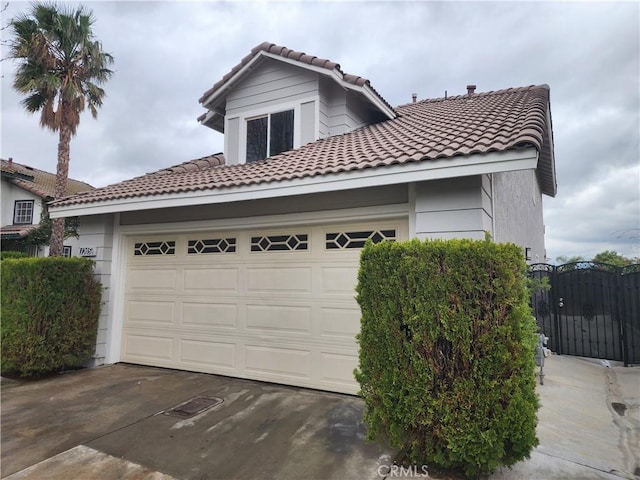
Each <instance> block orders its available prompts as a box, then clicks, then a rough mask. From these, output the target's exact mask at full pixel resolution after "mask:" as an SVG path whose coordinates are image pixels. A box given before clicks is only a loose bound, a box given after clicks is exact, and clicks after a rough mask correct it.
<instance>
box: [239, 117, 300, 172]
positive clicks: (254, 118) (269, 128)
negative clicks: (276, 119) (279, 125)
mask: <svg viewBox="0 0 640 480" xmlns="http://www.w3.org/2000/svg"><path fill="white" fill-rule="evenodd" d="M291 111H293V136H294V137H295V131H296V111H295V109H293V108H288V109H286V110H280V111H277V112H273V113H265V114H264V115H258V116H257V117H252V118H246V119H245V120H244V128H245V129H246V128H247V123H249V122H250V121H252V120H258V119H261V118H266V119H267V139H266V140H267V148H266V153H267V156H266V157H265V158H269V156H270V152H271V116H272V115H275V114H277V113H285V112H291ZM243 144H244V148H245V151H246V148H247V138H246V135H245V138H244V142H243ZM292 148H296V147H295V141H294V145H293V147H292ZM246 161H247V159H246V154H245V163H246ZM257 161H259V160H254V162H257Z"/></svg>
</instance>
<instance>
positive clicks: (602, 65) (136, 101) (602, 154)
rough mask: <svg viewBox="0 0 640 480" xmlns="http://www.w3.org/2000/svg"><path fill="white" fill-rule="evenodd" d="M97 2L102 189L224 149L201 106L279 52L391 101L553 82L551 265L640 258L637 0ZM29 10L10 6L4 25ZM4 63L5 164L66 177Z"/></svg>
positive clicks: (89, 164) (96, 153)
mask: <svg viewBox="0 0 640 480" xmlns="http://www.w3.org/2000/svg"><path fill="white" fill-rule="evenodd" d="M3 4H4V2H3ZM85 4H86V5H87V6H88V7H89V8H90V9H92V10H93V12H94V14H95V17H96V23H95V26H94V32H95V34H96V36H97V37H98V38H99V39H101V40H102V43H103V47H104V50H105V51H107V52H110V53H111V54H112V55H113V56H114V57H115V64H114V67H113V69H114V70H115V74H114V75H113V77H112V79H111V80H110V81H109V83H108V84H107V85H106V86H105V89H106V90H107V98H106V99H105V104H104V107H103V108H102V109H101V111H100V113H99V117H98V120H97V121H96V120H93V119H92V118H91V116H90V115H89V114H88V113H86V114H85V115H84V116H83V117H82V120H81V124H80V127H79V129H78V135H77V136H76V137H75V138H74V139H73V140H72V144H71V168H70V176H71V177H72V178H76V179H80V180H84V181H86V182H88V183H90V184H92V185H94V186H98V187H99V186H104V185H107V184H110V183H115V182H118V181H121V180H124V179H127V178H131V177H134V176H137V175H141V174H144V173H147V172H150V171H154V170H157V169H160V168H163V167H166V166H168V165H173V164H176V163H180V162H183V161H186V160H190V159H192V158H197V157H201V156H204V155H208V154H211V153H216V152H220V151H222V149H223V138H222V135H221V134H218V133H217V132H214V131H213V130H211V129H209V128H206V127H204V126H201V125H200V124H198V122H197V121H196V118H197V117H198V116H199V115H200V114H201V113H203V112H204V110H203V109H202V108H201V106H200V105H199V104H198V98H199V97H200V95H201V94H202V93H203V92H204V91H205V90H207V89H208V88H209V87H211V85H213V83H215V82H216V81H217V80H219V79H220V78H221V77H222V76H223V75H224V74H225V73H227V72H228V71H229V70H230V69H231V67H233V66H234V65H235V64H236V63H238V61H239V60H240V59H241V58H242V57H243V56H245V55H246V54H247V53H249V51H250V50H251V48H252V47H254V46H255V45H258V44H259V43H261V42H263V41H269V42H273V43H276V44H279V45H285V46H287V47H289V48H292V49H294V50H299V51H304V52H306V53H309V54H312V55H316V56H319V57H323V58H328V59H330V60H333V61H335V62H338V63H340V65H341V67H342V69H343V70H344V71H346V72H348V73H353V74H357V75H360V76H363V77H366V78H368V79H369V80H370V81H371V83H372V85H373V86H374V87H375V88H376V89H377V90H378V91H379V92H380V93H381V95H382V96H383V97H384V98H385V99H386V100H387V101H388V102H389V103H390V104H392V105H399V104H402V103H407V102H409V101H410V100H411V93H412V92H417V93H418V97H419V98H420V99H423V98H434V97H441V96H444V92H445V91H447V92H448V94H449V95H458V94H462V93H465V92H466V88H465V87H466V85H467V84H471V83H473V84H476V85H477V86H478V89H477V91H478V92H482V91H489V90H498V89H501V88H507V87H519V86H526V85H532V84H542V83H546V84H549V85H550V87H551V112H552V117H553V130H554V143H555V157H556V166H557V174H558V195H557V197H556V198H548V197H545V200H544V205H545V222H546V232H547V233H546V241H547V252H548V256H549V257H550V258H551V259H555V258H556V257H557V256H559V255H566V256H573V255H582V256H585V257H587V258H590V257H591V256H593V255H594V254H595V253H597V252H599V251H602V250H605V249H612V250H617V251H618V252H620V253H623V254H625V255H627V256H640V95H639V90H640V87H639V85H640V78H639V76H640V62H639V59H640V33H639V25H640V7H639V5H638V3H637V2H622V3H591V2H589V3H580V2H562V3H540V2H536V3H524V2H496V3H493V2H476V3H466V2H372V1H368V2H358V1H354V2H348V3H338V2H301V3H293V2H266V1H262V2H241V3H235V2H234V3H226V2H225V3H223V2H205V1H202V2H146V1H138V2H85ZM72 5H75V3H74V4H72ZM28 8H29V3H24V2H10V3H9V6H8V8H7V9H6V11H5V12H4V13H3V17H2V25H6V24H7V22H8V21H9V19H10V18H12V17H13V16H14V15H15V14H16V13H18V12H21V11H26V10H27V9H28ZM8 34H9V29H3V31H2V37H3V40H6V38H7V36H8ZM5 56H6V51H4V50H3V54H2V57H3V58H4V57H5ZM1 65H2V116H1V121H2V147H1V155H2V158H5V159H6V158H8V157H13V159H14V160H15V161H16V162H20V163H24V164H28V165H31V166H33V167H36V168H40V169H43V170H48V171H51V172H55V166H56V149H57V135H56V134H53V133H51V132H49V131H43V130H41V129H40V127H39V123H38V117H37V116H30V115H27V114H26V113H25V112H24V111H23V110H22V108H21V106H20V104H19V102H20V97H19V96H18V95H17V94H16V93H15V92H13V91H12V89H11V81H12V78H13V64H12V63H11V62H10V61H3V62H2V64H1Z"/></svg>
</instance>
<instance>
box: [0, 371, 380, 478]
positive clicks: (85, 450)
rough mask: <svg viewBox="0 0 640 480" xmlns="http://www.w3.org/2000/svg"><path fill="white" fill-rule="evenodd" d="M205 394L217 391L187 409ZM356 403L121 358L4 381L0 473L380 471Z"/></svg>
mask: <svg viewBox="0 0 640 480" xmlns="http://www.w3.org/2000/svg"><path fill="white" fill-rule="evenodd" d="M194 398H195V399H196V401H195V402H191V404H185V402H188V401H189V400H193V399H194ZM208 399H210V400H212V401H213V402H215V401H217V400H218V399H220V400H223V401H222V403H219V404H217V405H214V406H211V407H210V408H208V409H206V410H204V411H202V412H201V413H197V411H198V410H199V409H200V408H204V407H206V402H207V400H208ZM176 406H178V407H179V408H178V409H177V410H178V411H177V412H175V413H172V414H170V412H169V411H170V410H171V409H172V408H173V407H176ZM362 408H363V403H362V401H361V400H360V399H359V398H356V397H352V396H347V395H338V394H331V393H323V392H316V391H312V390H304V389H299V388H289V387H283V386H277V385H271V384H265V383H260V382H253V381H244V380H238V379H233V378H226V377H220V376H215V375H206V374H196V373H189V372H180V371H173V370H165V369H156V368H149V367H139V366H132V365H123V364H120V365H112V366H104V367H98V368H94V369H88V370H83V371H78V372H75V373H68V374H64V375H59V376H56V377H54V378H49V379H46V380H41V381H37V382H28V383H26V382H25V383H21V384H18V383H13V382H11V381H10V382H8V383H7V382H6V381H4V380H3V385H2V476H3V477H5V476H7V475H11V477H10V478H12V479H18V478H20V479H22V478H33V479H41V478H48V479H54V478H55V479H61V480H62V479H64V480H67V479H73V478H77V479H91V478H95V479H101V480H111V479H113V480H115V479H121V478H129V479H132V480H133V479H136V480H137V479H169V478H171V477H175V478H177V479H180V480H189V479H194V480H195V479H198V480H204V479H227V478H242V479H251V478H278V479H289V478H290V479H300V478H336V479H347V478H377V479H379V478H380V477H379V476H378V474H377V472H378V468H379V467H380V466H381V465H384V464H385V463H388V462H389V461H390V458H391V454H392V452H391V450H389V449H385V448H383V447H382V446H380V445H377V444H366V443H365V441H364V430H365V429H364V425H363V424H362V421H361V418H362ZM194 412H196V413H195V415H193V416H188V414H189V413H194ZM63 452H66V453H63ZM58 454H61V455H59V456H58V457H55V458H53V459H50V460H46V459H49V458H50V457H54V456H55V455H58ZM43 460H46V462H44V463H42V464H40V465H36V466H35V467H32V468H30V469H29V468H27V467H30V466H32V465H34V464H37V463H38V462H42V461H43ZM23 469H27V470H23ZM16 472H19V473H16ZM158 472H162V474H160V473H158ZM12 474H13V475H12ZM163 474H164V475H163Z"/></svg>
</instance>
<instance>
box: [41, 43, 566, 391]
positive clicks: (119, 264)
mask: <svg viewBox="0 0 640 480" xmlns="http://www.w3.org/2000/svg"><path fill="white" fill-rule="evenodd" d="M200 102H201V103H202V105H203V106H204V107H205V108H206V109H207V112H206V113H205V114H204V115H202V116H201V117H200V118H199V120H200V122H201V123H202V124H203V125H206V126H208V127H211V128H212V129H214V130H216V131H218V132H222V133H224V136H225V142H224V144H225V152H224V154H222V153H220V154H216V155H211V156H208V157H203V158H199V159H196V160H192V161H188V162H185V163H182V164H179V165H176V166H173V167H168V168H165V169H162V170H159V171H157V172H153V173H150V174H147V175H144V176H141V177H137V178H133V179H131V180H127V181H124V182H122V183H119V184H116V185H111V186H108V187H104V188H99V189H97V190H93V191H90V192H86V193H84V194H80V195H77V196H74V197H71V198H69V199H65V200H62V201H59V202H55V203H54V204H53V206H52V210H51V213H52V216H56V217H62V216H74V215H78V216H81V232H82V236H81V242H82V246H85V247H91V250H92V251H94V252H95V259H96V262H97V270H96V271H97V273H98V274H99V275H100V276H101V279H102V282H103V284H104V285H105V286H107V287H109V288H108V290H107V292H108V295H107V298H105V308H104V311H103V314H102V318H101V321H100V328H99V336H98V345H97V350H96V359H95V361H96V363H101V362H106V363H114V362H119V361H123V362H131V363H138V364H145V365H155V366H160V367H170V368H178V369H185V370H195V371H202V372H211V373H216V374H222V375H230V376H237V377H243V378H252V379H258V380H265V381H271V382H279V383H285V384H290V385H298V386H302V387H312V388H319V389H324V390H332V391H337V392H349V393H355V392H357V390H358V386H357V384H356V382H355V381H354V379H353V369H354V367H356V365H357V357H358V347H357V344H356V341H355V338H354V337H355V335H356V333H357V332H358V331H359V328H360V310H359V307H358V305H357V303H356V302H355V300H354V296H355V292H354V286H355V284H356V277H357V270H358V261H359V254H360V249H361V248H362V246H363V245H364V243H365V241H366V240H367V239H372V240H373V241H375V242H378V241H383V240H405V239H410V238H414V237H417V238H421V239H423V238H427V237H429V238H454V237H467V238H475V239H481V238H484V236H485V232H489V233H490V234H491V235H492V236H493V238H494V239H495V240H496V241H500V242H503V241H510V242H515V243H516V244H518V245H520V246H521V247H522V249H523V254H525V252H526V255H528V256H529V258H530V259H531V261H533V262H536V261H544V258H545V249H544V224H543V218H542V194H546V195H550V196H554V195H555V194H556V178H555V165H554V157H553V137H552V128H551V113H550V104H549V88H548V87H547V86H544V85H543V86H531V87H524V88H510V89H507V90H500V91H497V92H488V93H475V92H474V87H471V86H470V87H469V89H468V93H467V94H465V95H460V96H455V97H449V98H440V99H433V100H424V101H415V99H414V101H413V103H409V104H406V105H401V106H399V107H396V108H392V107H391V106H390V105H389V104H388V103H387V102H386V101H385V100H384V99H383V98H382V96H381V95H380V94H379V93H378V92H377V91H376V90H375V89H374V88H373V87H372V86H371V84H370V83H369V81H368V80H365V79H363V78H361V77H357V76H353V75H348V74H345V73H344V72H343V71H342V69H341V68H340V66H339V65H338V64H336V63H333V62H330V61H328V60H323V59H319V58H316V57H313V56H310V55H305V54H303V53H300V52H295V51H292V50H289V49H286V48H284V47H279V46H276V45H272V44H269V43H264V44H261V45H259V46H257V47H256V48H254V49H253V50H252V51H251V53H250V54H249V55H248V56H246V57H245V58H243V59H242V61H241V62H240V63H239V64H238V65H237V66H235V67H234V68H233V69H232V70H231V71H230V72H229V73H228V74H227V75H225V76H224V77H223V78H222V80H220V81H219V82H218V83H216V84H215V85H214V86H213V87H212V88H211V89H210V90H208V91H207V92H205V94H204V95H203V96H202V98H201V99H200ZM425 281H429V279H425Z"/></svg>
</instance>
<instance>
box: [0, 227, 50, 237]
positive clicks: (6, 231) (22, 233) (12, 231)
mask: <svg viewBox="0 0 640 480" xmlns="http://www.w3.org/2000/svg"><path fill="white" fill-rule="evenodd" d="M39 227H40V225H4V226H3V227H0V235H1V236H2V238H3V239H17V238H25V237H26V236H27V235H29V233H30V232H31V231H32V230H35V229H36V228H39Z"/></svg>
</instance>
